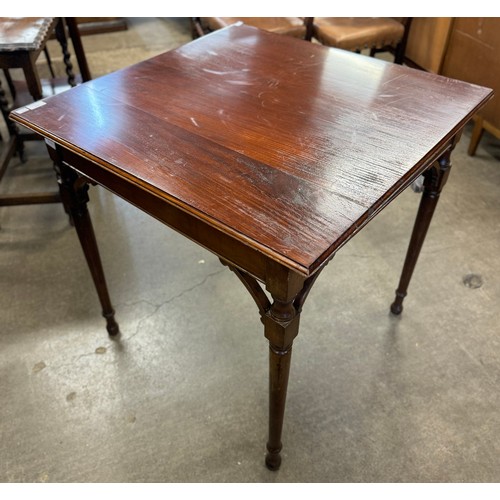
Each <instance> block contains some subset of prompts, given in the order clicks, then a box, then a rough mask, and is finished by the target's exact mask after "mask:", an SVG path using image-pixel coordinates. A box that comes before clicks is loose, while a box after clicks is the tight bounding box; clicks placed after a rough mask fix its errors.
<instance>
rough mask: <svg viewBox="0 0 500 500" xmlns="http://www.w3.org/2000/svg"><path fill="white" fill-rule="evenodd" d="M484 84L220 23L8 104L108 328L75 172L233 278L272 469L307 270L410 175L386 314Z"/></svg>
mask: <svg viewBox="0 0 500 500" xmlns="http://www.w3.org/2000/svg"><path fill="white" fill-rule="evenodd" d="M491 96H492V92H491V90H489V89H485V88H483V87H478V86H476V85H471V84H467V83H463V82H459V81H456V80H450V79H447V78H443V77H440V76H436V75H432V74H427V73H424V72H421V71H417V70H413V69H410V68H406V67H402V66H397V65H394V64H390V63H386V62H383V61H380V60H376V59H373V58H368V57H365V56H362V55H357V54H353V53H349V52H346V51H342V50H336V49H327V48H325V47H322V46H319V45H314V44H312V43H309V42H305V41H301V40H296V39H294V38H292V37H286V36H282V35H275V34H271V33H267V32H263V31H259V30H257V29H255V28H251V27H248V26H244V25H234V26H231V27H228V28H226V29H223V30H220V31H217V32H215V33H213V34H211V35H208V36H205V37H203V38H200V39H198V40H196V41H194V42H191V43H189V44H187V45H185V46H183V47H180V48H179V49H176V50H173V51H171V52H168V53H165V54H162V55H159V56H157V57H154V58H152V59H150V60H147V61H144V62H141V63H139V64H136V65H134V66H131V67H129V68H125V69H123V70H120V71H117V72H115V73H112V74H110V75H107V76H104V77H102V78H98V79H96V80H93V81H91V82H88V83H86V84H84V85H81V86H78V87H76V88H74V89H71V90H69V91H67V92H65V93H62V94H60V95H57V96H54V97H50V98H46V99H44V100H42V101H39V102H38V103H37V104H36V105H35V106H27V107H25V108H21V109H18V110H16V111H15V112H13V113H12V115H11V116H12V118H13V119H14V120H16V121H17V122H19V123H21V124H23V125H24V126H26V127H28V128H30V129H32V130H34V131H35V132H37V133H39V134H41V135H42V136H44V137H45V138H46V142H47V145H48V150H49V154H50V156H51V158H52V159H53V160H54V161H55V164H56V171H57V176H58V181H59V187H60V192H61V197H62V199H63V202H64V204H65V206H66V208H67V210H69V211H70V213H71V214H72V217H73V220H74V224H75V228H76V230H77V232H78V236H79V238H80V241H81V244H82V247H83V250H84V252H85V255H86V258H87V261H88V264H89V267H90V270H91V273H92V276H93V279H94V282H95V285H96V288H97V291H98V294H99V298H100V300H101V304H102V308H103V315H104V316H105V318H106V320H107V329H108V332H109V333H110V334H111V335H114V334H117V333H118V325H117V323H116V322H115V319H114V311H113V308H112V306H111V302H110V299H109V296H108V291H107V287H106V283H105V279H104V274H103V270H102V266H101V262H100V259H99V254H98V250H97V245H96V241H95V238H94V234H93V230H92V224H91V221H90V218H89V214H88V211H87V201H88V196H87V191H88V183H89V182H90V183H97V184H100V185H102V186H104V187H106V188H107V189H109V190H111V191H112V192H114V193H116V194H117V195H119V196H121V197H122V198H124V199H125V200H127V201H129V202H130V203H132V204H134V205H136V206H137V207H139V208H141V209H142V210H144V211H145V212H147V213H149V214H151V215H152V216H153V217H156V218H157V219H159V220H160V221H162V222H164V223H165V224H167V225H168V226H170V227H172V228H174V229H176V230H177V231H179V232H180V233H182V234H184V235H185V236H187V237H188V238H190V239H192V240H194V241H195V242H197V243H199V244H200V245H202V246H204V247H205V248H207V249H208V250H210V251H211V252H213V253H215V254H216V255H218V256H219V257H220V259H221V261H222V262H223V263H224V264H226V265H228V266H229V268H230V269H231V270H233V271H234V272H235V273H236V275H237V276H238V277H239V279H240V280H241V281H242V282H243V284H244V285H245V287H246V288H247V289H248V291H249V292H250V294H251V295H252V297H253V298H254V300H255V302H256V304H257V306H258V309H259V312H260V315H261V318H262V322H263V323H264V331H265V336H266V338H267V339H268V340H269V347H270V383H269V440H268V443H267V456H266V464H267V466H268V467H269V468H270V469H274V470H275V469H277V468H279V466H280V462H281V457H280V451H281V434H282V427H283V416H284V410H285V398H286V391H287V383H288V374H289V367H290V358H291V353H292V343H293V340H294V338H295V337H296V336H297V334H298V331H299V318H300V312H301V309H302V306H303V305H304V301H305V300H306V297H307V295H308V292H309V291H310V289H311V287H312V285H313V283H314V281H315V279H316V278H317V277H318V275H319V274H320V272H321V270H322V269H323V268H324V267H325V265H326V264H327V263H328V262H329V260H330V259H331V258H332V257H333V256H334V255H335V252H336V251H337V250H338V249H339V248H340V247H341V246H342V245H344V244H345V243H346V242H347V241H348V240H349V239H350V238H352V236H354V235H355V234H356V233H357V232H358V231H359V230H360V229H362V228H363V226H364V225H365V224H366V223H367V222H368V221H369V220H370V219H372V218H373V217H374V216H375V215H376V214H377V213H378V212H379V211H380V210H382V209H383V208H384V207H385V206H386V205H388V204H389V203H390V202H391V201H392V200H393V199H394V198H395V197H396V196H397V195H398V194H399V193H401V192H402V191H403V190H404V189H405V188H406V187H407V186H409V185H410V183H412V182H413V181H414V180H415V179H416V178H417V177H418V176H420V175H421V174H424V176H425V182H424V192H423V195H422V200H421V204H420V208H419V211H418V215H417V220H416V223H415V227H414V230H413V234H412V237H411V242H410V247H409V250H408V254H407V258H406V261H405V264H404V269H403V273H402V276H401V281H400V284H399V287H398V289H397V292H396V299H395V301H394V303H393V304H392V306H391V309H392V312H393V313H394V314H399V313H400V312H401V310H402V301H403V298H404V296H405V295H406V290H407V287H408V284H409V281H410V278H411V275H412V272H413V269H414V266H415V263H416V260H417V257H418V254H419V251H420V248H421V246H422V244H423V241H424V238H425V234H426V231H427V228H428V226H429V223H430V221H431V217H432V214H433V211H434V208H435V206H436V203H437V201H438V198H439V194H440V192H441V189H442V188H443V185H444V184H445V182H446V179H447V177H448V174H449V171H450V166H451V163H450V153H451V151H452V149H453V147H454V146H455V144H456V142H457V141H458V138H459V135H460V133H461V131H462V129H463V127H464V125H465V124H466V123H467V121H468V120H469V119H470V118H471V117H472V115H473V114H474V113H476V112H477V111H478V109H479V108H480V107H481V106H482V105H483V104H484V103H485V102H486V101H487V100H488V99H489V98H490V97H491ZM261 283H262V284H264V288H263V287H262V286H261ZM265 290H267V292H268V293H266V292H265Z"/></svg>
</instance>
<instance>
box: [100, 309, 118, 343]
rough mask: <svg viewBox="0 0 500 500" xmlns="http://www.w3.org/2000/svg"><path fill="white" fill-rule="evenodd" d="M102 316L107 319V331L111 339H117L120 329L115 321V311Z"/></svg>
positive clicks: (104, 313)
mask: <svg viewBox="0 0 500 500" xmlns="http://www.w3.org/2000/svg"><path fill="white" fill-rule="evenodd" d="M102 315H103V316H104V318H106V330H107V331H108V334H109V336H110V337H116V336H117V335H118V334H119V333H120V328H119V326H118V323H117V322H116V320H115V311H114V310H111V311H109V312H103V313H102Z"/></svg>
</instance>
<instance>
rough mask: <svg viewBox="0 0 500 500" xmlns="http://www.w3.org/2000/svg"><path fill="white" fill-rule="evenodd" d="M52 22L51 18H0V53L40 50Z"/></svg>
mask: <svg viewBox="0 0 500 500" xmlns="http://www.w3.org/2000/svg"><path fill="white" fill-rule="evenodd" d="M54 20H55V18H53V17H0V52H2V51H3V52H12V51H17V50H23V51H36V50H38V49H40V48H41V47H42V44H43V43H44V42H45V41H46V40H47V39H48V37H49V35H50V30H51V28H52V27H53V25H54Z"/></svg>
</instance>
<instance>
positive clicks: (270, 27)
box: [190, 17, 313, 40]
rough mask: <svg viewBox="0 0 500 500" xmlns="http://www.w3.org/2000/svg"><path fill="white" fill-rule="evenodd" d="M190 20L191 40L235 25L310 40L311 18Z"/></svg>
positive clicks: (209, 18)
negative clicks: (240, 24)
mask: <svg viewBox="0 0 500 500" xmlns="http://www.w3.org/2000/svg"><path fill="white" fill-rule="evenodd" d="M190 19H191V31H192V35H193V39H195V38H198V37H199V36H203V35H206V34H208V33H211V32H212V31H217V30H220V29H222V28H226V27H227V26H230V25H231V24H235V23H243V24H246V25H248V26H253V27H254V28H259V29H261V30H265V31H270V32H272V33H277V34H279V35H288V36H294V37H296V38H303V39H305V40H311V36H312V19H313V18H312V17H191V18H190Z"/></svg>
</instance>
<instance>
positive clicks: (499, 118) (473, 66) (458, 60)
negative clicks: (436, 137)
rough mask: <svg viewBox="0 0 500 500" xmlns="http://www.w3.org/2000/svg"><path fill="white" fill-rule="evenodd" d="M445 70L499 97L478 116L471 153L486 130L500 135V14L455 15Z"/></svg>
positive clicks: (498, 136)
mask: <svg viewBox="0 0 500 500" xmlns="http://www.w3.org/2000/svg"><path fill="white" fill-rule="evenodd" d="M442 74H443V75H445V76H449V77H451V78H459V79H461V80H465V81H467V82H471V83H476V84H478V85H485V86H488V87H491V88H492V89H493V90H495V94H496V95H495V97H494V98H493V99H492V100H491V101H490V102H489V103H488V104H487V105H486V106H485V107H484V108H483V109H482V110H481V111H480V112H479V113H478V114H477V115H476V116H475V118H474V121H475V125H474V130H473V133H472V137H471V141H470V144H469V154H470V155H474V154H475V153H476V149H477V146H478V144H479V141H480V140H481V137H482V135H483V132H484V130H487V131H488V132H490V133H491V134H493V135H494V136H495V137H496V138H497V139H500V98H499V96H498V93H500V18H498V17H496V18H495V17H484V18H483V17H468V18H456V19H454V21H453V26H452V30H451V33H450V39H449V42H448V48H447V50H446V56H445V59H444V63H443V69H442Z"/></svg>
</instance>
